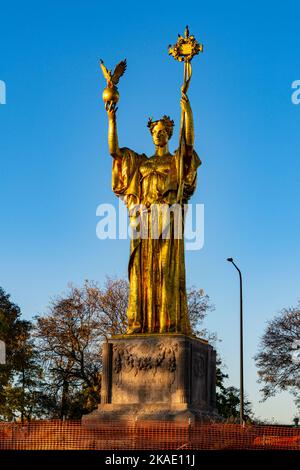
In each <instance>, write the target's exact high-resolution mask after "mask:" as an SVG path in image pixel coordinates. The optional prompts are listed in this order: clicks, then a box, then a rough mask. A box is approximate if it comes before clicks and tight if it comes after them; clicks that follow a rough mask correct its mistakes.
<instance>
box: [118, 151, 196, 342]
mask: <svg viewBox="0 0 300 470" xmlns="http://www.w3.org/2000/svg"><path fill="white" fill-rule="evenodd" d="M120 151H121V154H122V158H115V159H114V160H113V169H112V189H113V191H114V193H115V194H116V195H117V196H119V197H123V198H124V202H125V203H126V205H127V208H128V210H129V217H130V221H131V222H133V223H134V220H132V219H134V217H136V212H134V211H133V212H132V210H131V209H132V208H133V207H134V206H135V205H136V204H142V205H143V207H145V208H146V209H147V211H148V214H147V216H148V218H147V224H148V228H149V237H147V238H144V239H143V238H141V237H138V238H132V239H131V242H130V258H129V265H128V277H129V285H130V293H129V301H128V309H127V317H128V331H129V332H131V333H183V334H189V333H190V330H191V329H190V323H189V318H188V310H187V296H186V285H185V262H184V239H183V236H182V237H181V238H175V236H174V233H175V230H174V217H172V212H171V218H170V224H169V230H170V232H169V234H170V236H169V238H164V237H163V236H162V226H163V223H162V222H161V220H160V219H159V220H160V223H159V236H158V237H157V236H155V237H154V238H152V237H151V223H152V220H151V217H152V215H151V207H153V204H158V205H162V204H168V206H169V207H170V206H171V205H172V204H174V203H176V202H177V192H178V187H179V176H178V175H179V158H181V156H180V155H179V152H176V153H175V155H171V154H168V155H165V156H162V157H160V156H154V157H151V158H147V157H146V155H144V154H141V155H140V154H137V153H135V152H134V151H132V150H130V149H128V148H122V149H120ZM183 158H184V171H183V181H184V186H183V188H184V189H183V198H182V207H183V204H184V203H186V202H187V201H188V199H189V198H190V196H191V195H192V194H193V192H194V191H195V188H196V179H197V167H198V166H199V165H200V164H201V162H200V159H199V157H198V155H197V154H196V152H195V151H193V154H192V157H191V158H189V159H188V158H185V156H183ZM187 162H188V163H187ZM168 206H167V207H168ZM183 225H184V217H183V218H182V233H183V230H184V227H183Z"/></svg>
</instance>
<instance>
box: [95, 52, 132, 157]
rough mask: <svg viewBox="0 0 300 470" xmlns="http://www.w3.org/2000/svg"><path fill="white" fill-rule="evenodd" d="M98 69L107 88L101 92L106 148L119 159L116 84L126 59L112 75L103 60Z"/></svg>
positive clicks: (124, 67) (117, 93)
mask: <svg viewBox="0 0 300 470" xmlns="http://www.w3.org/2000/svg"><path fill="white" fill-rule="evenodd" d="M100 67H101V70H102V72H103V75H104V78H105V79H106V82H107V86H106V88H105V89H104V91H103V95H102V97H103V101H104V103H105V109H106V112H107V117H108V148H109V153H110V154H111V156H112V157H113V158H121V156H122V154H121V151H120V148H119V141H118V132H117V110H118V108H117V103H118V101H119V97H120V95H119V92H118V87H117V84H118V83H119V79H120V77H121V76H122V75H123V74H124V72H125V70H126V67H127V64H126V59H125V60H122V61H121V62H120V63H119V64H118V65H117V66H116V68H115V70H114V72H113V73H112V71H111V70H108V69H107V68H106V67H105V65H104V63H103V60H101V61H100Z"/></svg>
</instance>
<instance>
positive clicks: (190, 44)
mask: <svg viewBox="0 0 300 470" xmlns="http://www.w3.org/2000/svg"><path fill="white" fill-rule="evenodd" d="M199 52H203V44H199V43H198V42H197V41H196V39H195V37H194V36H193V35H191V36H190V32H189V28H188V26H186V28H185V31H184V36H181V35H180V34H178V41H177V43H176V44H174V46H169V55H172V56H173V57H174V59H175V60H177V61H178V62H184V70H183V85H182V87H181V94H182V95H186V94H187V91H188V88H189V85H190V81H191V77H192V64H191V61H192V59H193V57H194V56H195V55H197V54H199ZM185 145H186V142H185V112H184V111H182V113H181V122H180V132H179V147H178V150H177V152H179V168H178V170H179V185H178V192H177V201H178V202H179V203H180V204H181V203H182V197H183V188H184V179H183V167H184V161H183V155H184V152H185V149H184V148H185Z"/></svg>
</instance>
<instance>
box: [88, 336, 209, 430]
mask: <svg viewBox="0 0 300 470" xmlns="http://www.w3.org/2000/svg"><path fill="white" fill-rule="evenodd" d="M215 380H216V353H215V351H214V349H213V348H212V347H211V346H210V345H209V344H208V343H207V342H206V341H205V340H200V339H197V338H194V337H188V336H184V335H177V334H155V335H130V336H126V335H125V336H116V337H113V338H111V339H109V340H108V342H106V343H105V344H104V345H103V374H102V386H101V404H100V405H99V407H98V410H96V411H94V412H92V413H90V414H89V415H87V416H84V417H83V418H82V423H83V425H85V426H88V427H94V426H97V424H99V425H100V424H101V422H104V421H112V420H113V421H115V420H126V421H136V420H160V421H166V420H167V421H185V422H187V421H189V420H191V421H194V420H201V421H207V420H216V419H218V415H217V413H216V409H215V408H216V403H215V401H216V394H215V389H216V383H215Z"/></svg>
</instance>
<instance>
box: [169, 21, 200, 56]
mask: <svg viewBox="0 0 300 470" xmlns="http://www.w3.org/2000/svg"><path fill="white" fill-rule="evenodd" d="M199 52H203V44H199V42H198V41H196V39H195V36H193V35H191V36H190V32H189V27H188V26H186V28H185V31H184V36H181V35H180V34H178V40H177V43H176V44H174V46H171V45H169V54H170V55H172V56H173V57H174V59H175V60H178V62H191V60H192V59H193V57H194V56H195V55H197V54H199Z"/></svg>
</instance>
